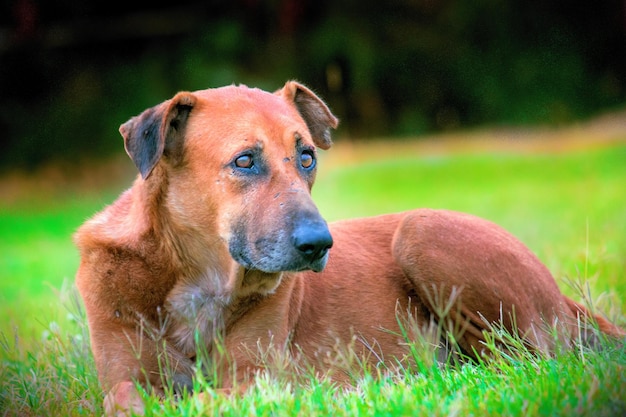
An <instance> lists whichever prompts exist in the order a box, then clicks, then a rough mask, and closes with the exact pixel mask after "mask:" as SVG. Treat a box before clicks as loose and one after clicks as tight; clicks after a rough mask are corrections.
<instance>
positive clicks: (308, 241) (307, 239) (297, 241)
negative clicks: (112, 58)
mask: <svg viewBox="0 0 626 417" xmlns="http://www.w3.org/2000/svg"><path fill="white" fill-rule="evenodd" d="M293 245H294V247H295V248H296V249H297V250H298V251H299V252H300V254H301V255H302V257H303V258H304V259H306V260H307V261H309V262H313V261H316V260H318V259H320V258H322V257H323V256H324V255H326V253H327V252H328V249H330V248H331V247H332V246H333V237H332V236H331V235H330V231H329V230H328V226H326V223H319V222H315V223H313V222H302V223H300V224H299V225H298V226H296V228H295V230H294V232H293Z"/></svg>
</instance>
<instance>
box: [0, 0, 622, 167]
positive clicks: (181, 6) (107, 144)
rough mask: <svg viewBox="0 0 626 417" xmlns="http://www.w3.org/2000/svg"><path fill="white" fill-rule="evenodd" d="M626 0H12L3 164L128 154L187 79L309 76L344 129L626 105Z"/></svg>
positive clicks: (3, 8)
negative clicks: (136, 132) (125, 139)
mask: <svg viewBox="0 0 626 417" xmlns="http://www.w3.org/2000/svg"><path fill="white" fill-rule="evenodd" d="M625 16H626V13H625V3H624V2H623V1H621V0H603V1H600V2H595V3H590V2H588V1H582V0H568V1H563V0H555V1H540V0H475V1H461V0H393V1H378V0H358V1H357V0H347V1H330V0H271V1H262V0H234V1H226V0H209V1H194V0H179V1H176V2H172V1H161V0H155V1H150V2H122V3H116V2H110V1H103V0H92V1H86V2H76V1H73V0H57V1H54V2H52V1H44V0H3V1H2V2H1V3H0V132H1V133H0V138H1V140H2V152H0V171H4V172H6V171H11V170H14V169H16V168H17V169H24V168H25V169H29V170H32V169H35V168H37V167H38V166H40V164H42V163H47V162H50V161H60V162H68V163H73V162H74V161H76V160H77V159H78V158H80V159H85V158H86V159H89V158H93V157H101V156H106V155H110V154H113V153H116V152H120V151H121V149H122V148H121V140H120V138H119V136H118V134H117V127H118V126H119V125H120V124H121V123H122V122H124V121H125V120H127V119H128V118H129V117H130V116H132V115H135V114H137V113H139V112H140V111H142V110H143V109H145V108H146V107H148V106H151V105H153V104H156V103H158V102H160V101H162V100H164V99H166V98H169V97H171V96H172V95H173V94H174V93H175V92H176V91H178V90H194V89H203V88H207V87H217V86H221V85H225V84H230V83H245V84H250V85H254V86H258V87H261V88H265V89H276V88H278V87H280V86H281V85H282V83H283V82H284V81H285V80H286V79H290V78H295V79H299V80H300V81H302V82H304V83H306V84H308V85H309V86H311V87H312V88H313V89H314V90H315V91H316V92H318V93H320V94H321V95H322V96H323V97H324V98H325V99H326V100H327V101H328V102H329V104H330V105H331V107H332V108H333V110H334V111H335V112H336V114H337V115H338V116H339V117H340V119H341V120H342V125H341V130H340V132H339V135H338V137H351V138H358V139H359V140H366V139H367V138H368V137H375V136H381V135H382V136H395V135H402V136H414V135H420V134H423V133H427V132H437V131H445V130H451V129H459V128H464V127H473V126H477V125H485V124H489V125H506V126H511V125H528V124H549V125H562V124H564V123H569V122H572V121H575V120H579V119H581V118H587V117H590V116H593V115H595V114H597V113H599V112H603V111H607V110H613V109H615V108H619V107H620V106H622V105H623V104H624V103H625V102H626V17H625Z"/></svg>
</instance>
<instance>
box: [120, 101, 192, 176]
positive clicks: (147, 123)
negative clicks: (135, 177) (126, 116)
mask: <svg viewBox="0 0 626 417" xmlns="http://www.w3.org/2000/svg"><path fill="white" fill-rule="evenodd" d="M195 103H196V98H195V97H194V96H193V94H191V93H187V92H182V93H178V94H176V96H174V98H173V99H171V100H168V101H165V102H163V103H161V104H159V105H157V106H154V107H152V108H150V109H148V110H146V111H144V112H143V113H141V114H140V115H139V116H136V117H133V118H132V119H130V120H129V121H127V122H126V123H124V124H123V125H121V126H120V133H121V134H122V137H123V138H124V148H125V149H126V153H127V154H128V156H130V159H132V160H133V162H134V163H135V166H136V167H137V169H138V170H139V172H140V173H141V177H142V178H143V179H144V180H145V179H147V178H148V177H149V176H150V173H152V170H153V169H154V167H155V166H156V164H157V162H159V160H160V159H161V157H162V156H163V155H166V156H168V157H170V158H172V160H173V161H179V160H180V159H181V158H182V148H183V142H184V133H185V126H186V124H187V117H188V116H189V113H190V112H191V109H192V108H193V106H194V105H195Z"/></svg>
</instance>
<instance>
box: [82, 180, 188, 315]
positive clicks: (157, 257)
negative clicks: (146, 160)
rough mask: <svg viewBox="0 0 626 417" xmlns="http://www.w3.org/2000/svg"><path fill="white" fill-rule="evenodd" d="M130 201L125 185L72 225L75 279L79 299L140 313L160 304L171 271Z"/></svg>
mask: <svg viewBox="0 0 626 417" xmlns="http://www.w3.org/2000/svg"><path fill="white" fill-rule="evenodd" d="M135 200H136V199H135V195H134V190H133V189H132V188H131V189H130V190H127V191H126V192H124V193H123V194H122V195H121V196H120V197H119V198H118V200H116V201H115V202H114V203H113V204H111V205H110V206H108V207H106V208H105V209H104V210H102V211H101V212H100V213H98V214H96V215H95V216H94V217H93V218H91V219H89V220H87V221H86V222H85V223H84V224H83V225H82V226H81V227H80V228H79V229H78V231H77V232H76V234H75V235H74V241H75V243H76V245H77V247H78V249H79V251H80V256H81V262H80V266H79V269H78V272H77V276H76V283H77V286H78V288H79V290H80V292H81V293H82V294H85V295H83V296H84V297H85V296H86V298H93V299H94V300H96V299H97V300H98V304H106V305H108V306H109V308H111V309H115V311H116V312H117V311H119V308H122V307H123V308H127V307H129V308H132V309H133V310H134V311H135V312H140V313H142V314H145V313H147V312H148V311H150V312H154V308H156V307H159V306H161V305H162V304H163V302H164V300H165V297H166V296H167V292H168V291H169V290H170V289H171V288H172V287H173V286H174V283H175V280H176V273H175V271H174V268H173V267H172V265H171V262H169V261H168V259H167V257H166V256H164V254H163V251H162V250H161V249H160V248H161V245H160V243H159V239H158V238H157V237H156V236H155V234H154V232H153V231H151V229H150V227H149V224H148V219H146V218H145V213H144V211H145V210H144V209H143V208H142V207H141V206H140V205H137V204H136V201H135ZM117 306H121V307H119V308H118V307H117ZM116 314H117V313H116Z"/></svg>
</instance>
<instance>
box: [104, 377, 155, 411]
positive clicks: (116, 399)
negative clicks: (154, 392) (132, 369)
mask: <svg viewBox="0 0 626 417" xmlns="http://www.w3.org/2000/svg"><path fill="white" fill-rule="evenodd" d="M144 411H145V408H144V404H143V400H142V398H141V394H139V391H137V388H136V387H135V384H134V383H132V382H130V381H123V382H118V383H117V384H116V385H115V386H114V387H113V388H112V389H111V391H109V393H108V394H107V395H106V397H104V415H105V416H106V417H130V416H131V415H134V416H142V415H143V414H144Z"/></svg>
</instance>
